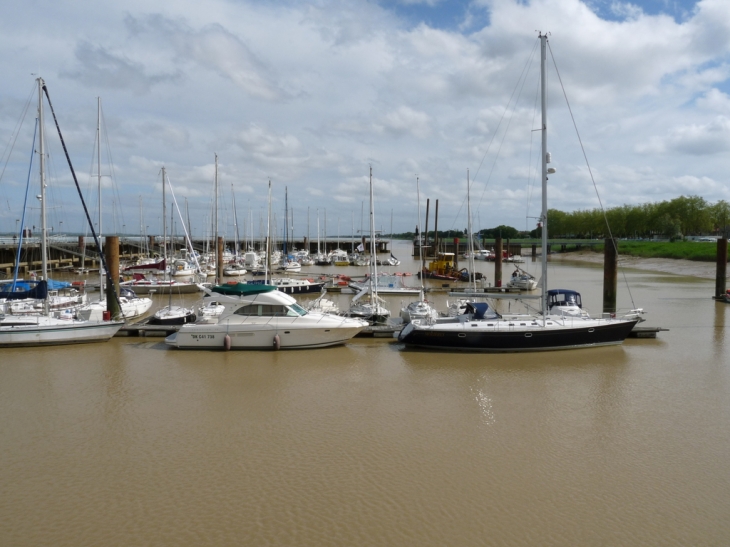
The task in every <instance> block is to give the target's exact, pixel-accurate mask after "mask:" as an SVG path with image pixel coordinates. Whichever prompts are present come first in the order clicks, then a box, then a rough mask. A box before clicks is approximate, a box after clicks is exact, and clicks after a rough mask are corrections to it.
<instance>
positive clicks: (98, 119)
mask: <svg viewBox="0 0 730 547" xmlns="http://www.w3.org/2000/svg"><path fill="white" fill-rule="evenodd" d="M96 182H97V186H98V187H99V196H98V198H99V246H100V248H99V254H100V255H101V253H102V252H103V247H104V239H103V238H102V234H103V233H104V232H103V231H102V226H101V97H97V98H96ZM103 269H104V268H102V267H101V260H100V261H99V291H101V294H104V275H105V274H104V272H103V271H102V270H103ZM99 299H100V300H101V297H99Z"/></svg>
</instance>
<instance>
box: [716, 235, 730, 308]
mask: <svg viewBox="0 0 730 547" xmlns="http://www.w3.org/2000/svg"><path fill="white" fill-rule="evenodd" d="M716 261H717V269H716V273H715V298H722V297H723V296H724V294H725V291H726V290H727V285H726V283H725V278H726V276H727V238H726V237H721V238H720V239H718V240H717V259H716Z"/></svg>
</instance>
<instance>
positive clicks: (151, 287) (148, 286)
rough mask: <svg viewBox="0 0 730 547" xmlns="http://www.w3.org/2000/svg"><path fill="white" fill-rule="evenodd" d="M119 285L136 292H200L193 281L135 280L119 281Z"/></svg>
mask: <svg viewBox="0 0 730 547" xmlns="http://www.w3.org/2000/svg"><path fill="white" fill-rule="evenodd" d="M120 286H122V287H128V288H130V289H132V290H133V291H134V292H135V293H137V294H150V293H155V294H169V293H170V292H172V294H190V293H195V292H200V291H201V289H200V287H199V286H198V285H197V284H195V283H172V284H170V283H164V282H161V283H154V282H150V283H145V282H137V283H127V282H125V283H120Z"/></svg>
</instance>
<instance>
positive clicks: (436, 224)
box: [433, 200, 459, 253]
mask: <svg viewBox="0 0 730 547" xmlns="http://www.w3.org/2000/svg"><path fill="white" fill-rule="evenodd" d="M433 234H434V235H433V249H434V251H433V252H434V253H435V252H436V250H438V248H439V200H436V210H435V211H434V214H433ZM456 252H457V253H458V252H459V250H458V249H457V250H456Z"/></svg>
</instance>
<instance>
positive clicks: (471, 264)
mask: <svg viewBox="0 0 730 547" xmlns="http://www.w3.org/2000/svg"><path fill="white" fill-rule="evenodd" d="M470 186H471V183H470V182H469V169H467V170H466V216H467V219H466V226H467V228H466V230H467V232H469V234H468V236H469V275H470V276H472V279H471V280H470V281H471V282H472V289H474V291H476V289H477V277H476V272H475V271H474V240H473V239H472V236H471V197H470ZM456 252H457V253H458V252H459V249H456Z"/></svg>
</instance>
